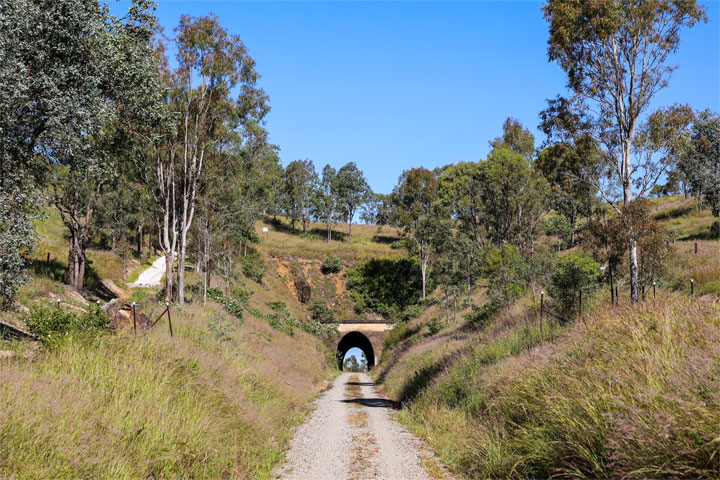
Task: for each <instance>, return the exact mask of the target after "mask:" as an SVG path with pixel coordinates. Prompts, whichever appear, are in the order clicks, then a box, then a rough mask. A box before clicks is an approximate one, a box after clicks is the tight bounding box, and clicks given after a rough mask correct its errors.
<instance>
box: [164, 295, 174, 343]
mask: <svg viewBox="0 0 720 480" xmlns="http://www.w3.org/2000/svg"><path fill="white" fill-rule="evenodd" d="M165 305H166V306H167V314H168V327H170V338H172V337H173V331H172V320H170V302H165Z"/></svg>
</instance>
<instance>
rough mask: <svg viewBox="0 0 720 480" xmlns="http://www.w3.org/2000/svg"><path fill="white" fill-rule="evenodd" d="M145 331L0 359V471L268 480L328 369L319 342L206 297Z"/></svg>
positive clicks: (64, 475)
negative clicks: (242, 316)
mask: <svg viewBox="0 0 720 480" xmlns="http://www.w3.org/2000/svg"><path fill="white" fill-rule="evenodd" d="M173 323H174V325H173V326H174V329H175V338H174V339H172V340H171V339H170V338H169V335H168V333H167V331H166V328H167V327H166V325H165V324H162V325H158V327H156V329H155V330H154V331H153V332H151V333H150V334H147V335H139V336H138V337H137V338H134V337H133V335H132V334H131V333H128V332H122V333H119V334H116V335H112V334H107V335H103V336H101V337H100V338H98V339H97V340H95V341H88V340H82V339H79V338H75V339H73V338H71V339H69V340H67V341H66V342H64V343H62V344H60V345H58V346H57V347H55V348H54V349H52V350H50V351H46V352H40V353H37V354H35V355H34V356H30V357H29V358H25V356H24V355H23V352H22V351H20V352H18V355H16V356H15V358H13V359H6V360H0V398H2V399H3V401H2V402H0V418H2V422H1V423H0V445H1V446H2V448H0V477H3V478H13V477H14V476H18V477H22V478H267V477H269V475H270V473H271V471H272V468H273V466H274V465H275V464H276V463H277V462H278V461H279V460H280V459H281V458H282V453H283V450H284V448H285V445H286V441H287V438H288V435H289V433H290V427H291V426H292V425H294V424H296V423H298V422H299V421H301V420H302V418H303V415H304V413H305V412H306V411H307V408H308V407H309V401H310V399H311V398H312V397H313V395H314V393H316V392H317V388H316V386H317V385H318V383H319V382H320V381H322V380H323V379H325V378H326V377H327V376H328V375H330V372H331V371H330V367H329V366H328V365H329V362H326V358H325V357H326V355H325V353H324V347H322V346H321V345H320V344H319V343H318V342H317V341H316V340H315V339H314V338H312V337H310V336H309V335H307V334H305V333H304V332H296V334H295V336H294V337H289V336H287V335H284V334H281V333H279V332H277V331H274V330H272V329H271V328H270V327H269V326H268V325H267V323H266V322H265V321H264V320H259V319H255V318H253V317H251V316H249V317H247V318H246V320H245V321H244V322H240V321H238V320H237V319H235V318H234V317H228V316H225V315H224V314H223V313H222V311H221V309H220V307H219V306H217V305H210V304H209V305H208V306H207V307H205V308H203V307H202V306H200V305H191V306H188V307H187V308H186V309H185V311H183V312H180V311H179V310H174V311H173Z"/></svg>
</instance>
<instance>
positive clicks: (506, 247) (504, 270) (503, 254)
mask: <svg viewBox="0 0 720 480" xmlns="http://www.w3.org/2000/svg"><path fill="white" fill-rule="evenodd" d="M483 259H484V261H485V274H486V275H487V276H488V278H489V282H488V284H489V285H488V291H487V294H488V297H489V298H490V301H491V302H492V303H493V305H494V306H495V307H501V306H504V305H507V304H509V303H510V302H512V301H513V300H515V299H517V298H520V296H521V295H522V293H523V291H524V290H525V285H526V276H527V271H526V265H525V262H524V259H523V257H522V255H521V254H520V249H519V248H518V247H516V246H514V245H510V244H507V243H505V244H503V245H502V247H500V248H498V247H496V246H490V247H487V248H486V249H485V251H484V252H483Z"/></svg>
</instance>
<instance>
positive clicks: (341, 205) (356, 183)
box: [334, 162, 372, 243]
mask: <svg viewBox="0 0 720 480" xmlns="http://www.w3.org/2000/svg"><path fill="white" fill-rule="evenodd" d="M334 192H335V193H334V196H335V201H336V202H337V205H338V210H339V212H340V215H341V216H342V218H343V219H344V220H345V221H346V222H347V224H348V242H349V243H352V222H353V218H354V217H355V213H356V212H357V211H358V209H359V208H361V207H363V206H364V205H365V204H366V203H367V202H368V201H369V200H370V198H371V196H372V190H371V189H370V185H369V184H368V183H367V180H365V175H363V172H361V171H360V169H358V167H357V165H355V162H350V163H347V164H345V165H343V166H342V167H340V169H339V170H338V171H337V175H335V182H334Z"/></svg>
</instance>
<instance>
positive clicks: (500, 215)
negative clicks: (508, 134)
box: [479, 146, 547, 250]
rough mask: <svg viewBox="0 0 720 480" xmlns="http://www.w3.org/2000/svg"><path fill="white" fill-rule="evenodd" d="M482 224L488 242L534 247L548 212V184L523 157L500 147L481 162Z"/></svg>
mask: <svg viewBox="0 0 720 480" xmlns="http://www.w3.org/2000/svg"><path fill="white" fill-rule="evenodd" d="M481 178H482V181H481V185H482V188H481V189H480V192H479V193H480V201H481V202H482V206H483V209H482V215H483V217H482V222H483V224H484V226H485V230H486V232H487V237H488V239H489V240H490V241H491V242H493V243H495V244H496V245H500V244H502V243H506V242H507V243H511V244H513V245H518V246H527V247H529V249H530V250H532V247H533V246H534V239H535V235H536V230H537V227H538V225H539V222H540V218H541V215H542V213H543V212H544V211H545V202H546V198H547V194H546V188H547V183H546V182H545V180H544V179H543V178H542V176H541V175H540V174H539V173H538V172H537V171H536V170H534V169H533V168H532V167H531V165H530V162H529V161H528V160H527V159H526V158H525V157H523V156H522V155H520V154H518V153H515V152H514V151H512V150H510V149H508V148H506V147H504V146H500V147H498V148H496V149H495V150H493V151H492V152H491V153H490V155H489V156H488V159H487V161H486V162H484V163H482V176H481Z"/></svg>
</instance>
